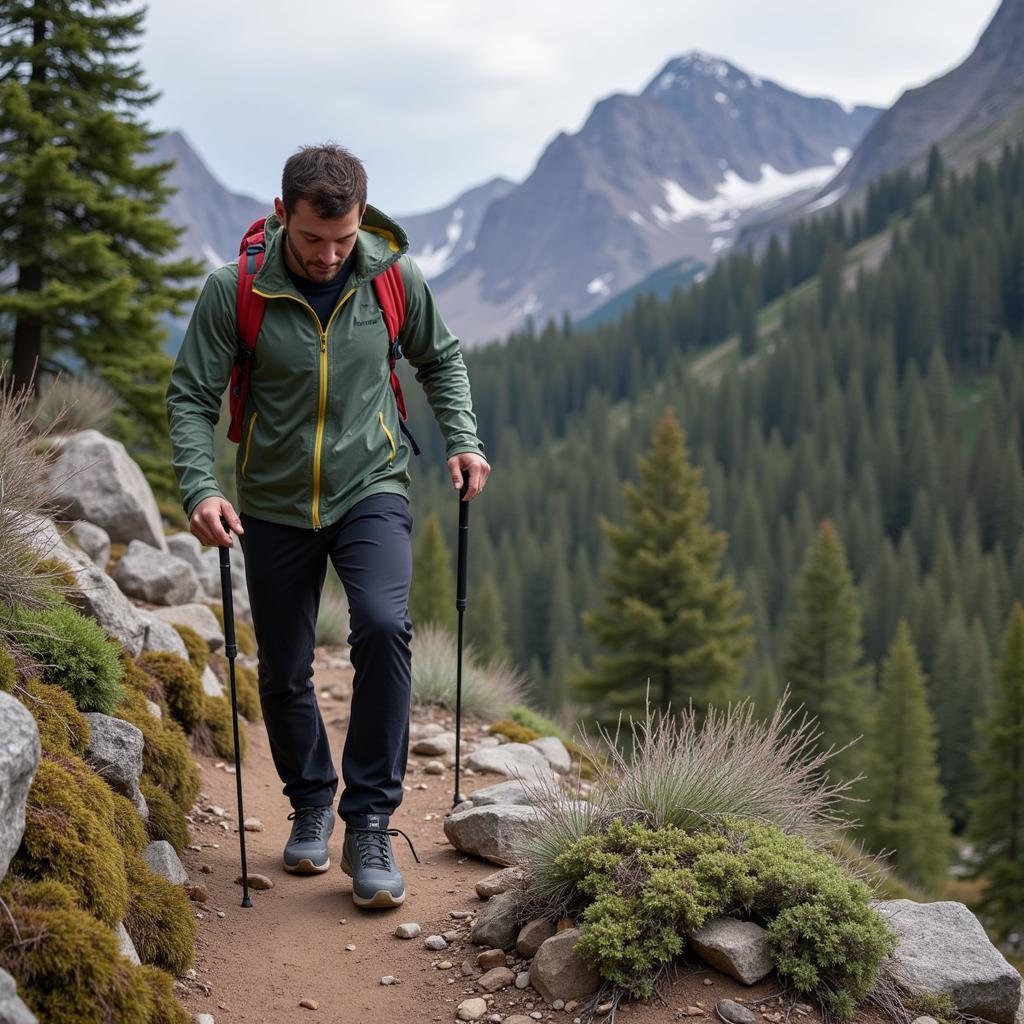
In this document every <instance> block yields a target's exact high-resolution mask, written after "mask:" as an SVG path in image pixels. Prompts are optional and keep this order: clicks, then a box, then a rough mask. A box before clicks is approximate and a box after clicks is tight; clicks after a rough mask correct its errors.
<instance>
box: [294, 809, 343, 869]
mask: <svg viewBox="0 0 1024 1024" xmlns="http://www.w3.org/2000/svg"><path fill="white" fill-rule="evenodd" d="M288 820H289V821H290V822H292V834H291V835H290V836H289V837H288V842H287V843H286V844H285V848H284V857H283V863H284V869H285V871H290V872H292V874H296V875H315V874H319V873H321V872H323V871H326V870H327V869H328V868H329V867H330V866H331V854H330V851H329V850H328V849H327V840H328V838H329V837H330V835H331V833H332V832H333V831H334V808H333V807H331V806H329V805H328V806H325V807H297V808H296V809H295V810H294V811H292V813H291V814H289V815H288Z"/></svg>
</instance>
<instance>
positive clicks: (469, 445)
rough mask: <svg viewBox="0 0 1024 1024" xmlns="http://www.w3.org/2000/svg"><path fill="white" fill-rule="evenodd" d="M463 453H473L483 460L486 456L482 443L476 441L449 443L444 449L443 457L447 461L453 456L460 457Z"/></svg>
mask: <svg viewBox="0 0 1024 1024" xmlns="http://www.w3.org/2000/svg"><path fill="white" fill-rule="evenodd" d="M463 452H473V453H474V454H476V455H480V456H483V457H484V458H486V457H487V456H486V455H484V443H483V441H480V440H476V439H474V440H471V441H452V442H450V443H449V444H448V445H447V446H446V448H445V453H444V457H445V459H446V460H447V459H450V458H451V457H452V456H453V455H461V454H462V453H463Z"/></svg>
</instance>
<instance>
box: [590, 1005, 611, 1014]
mask: <svg viewBox="0 0 1024 1024" xmlns="http://www.w3.org/2000/svg"><path fill="white" fill-rule="evenodd" d="M613 1005H614V1004H612V1003H598V1006H597V1009H596V1010H595V1011H594V1013H597V1014H600V1015H601V1016H604V1014H606V1013H611V1012H612V1006H613Z"/></svg>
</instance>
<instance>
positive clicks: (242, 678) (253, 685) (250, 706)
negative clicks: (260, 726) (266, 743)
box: [228, 664, 263, 722]
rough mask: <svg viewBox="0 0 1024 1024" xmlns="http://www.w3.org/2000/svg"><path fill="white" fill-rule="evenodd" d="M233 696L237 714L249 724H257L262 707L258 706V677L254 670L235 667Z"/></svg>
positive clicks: (246, 667)
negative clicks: (236, 699) (235, 700)
mask: <svg viewBox="0 0 1024 1024" xmlns="http://www.w3.org/2000/svg"><path fill="white" fill-rule="evenodd" d="M235 694H236V696H237V698H238V711H239V713H240V714H241V715H243V716H244V717H245V718H247V719H248V720H249V721H250V722H258V721H259V720H260V719H261V718H262V717H263V707H262V705H261V704H260V683H259V676H258V675H257V674H256V670H255V669H254V668H249V667H248V666H247V665H237V664H236V665H235ZM228 699H229V700H230V697H229V698H228Z"/></svg>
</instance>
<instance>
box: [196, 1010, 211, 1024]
mask: <svg viewBox="0 0 1024 1024" xmlns="http://www.w3.org/2000/svg"><path fill="white" fill-rule="evenodd" d="M192 1024H216V1022H215V1021H214V1019H213V1014H212V1013H197V1014H196V1015H195V1016H194V1017H193V1018H192Z"/></svg>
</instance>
